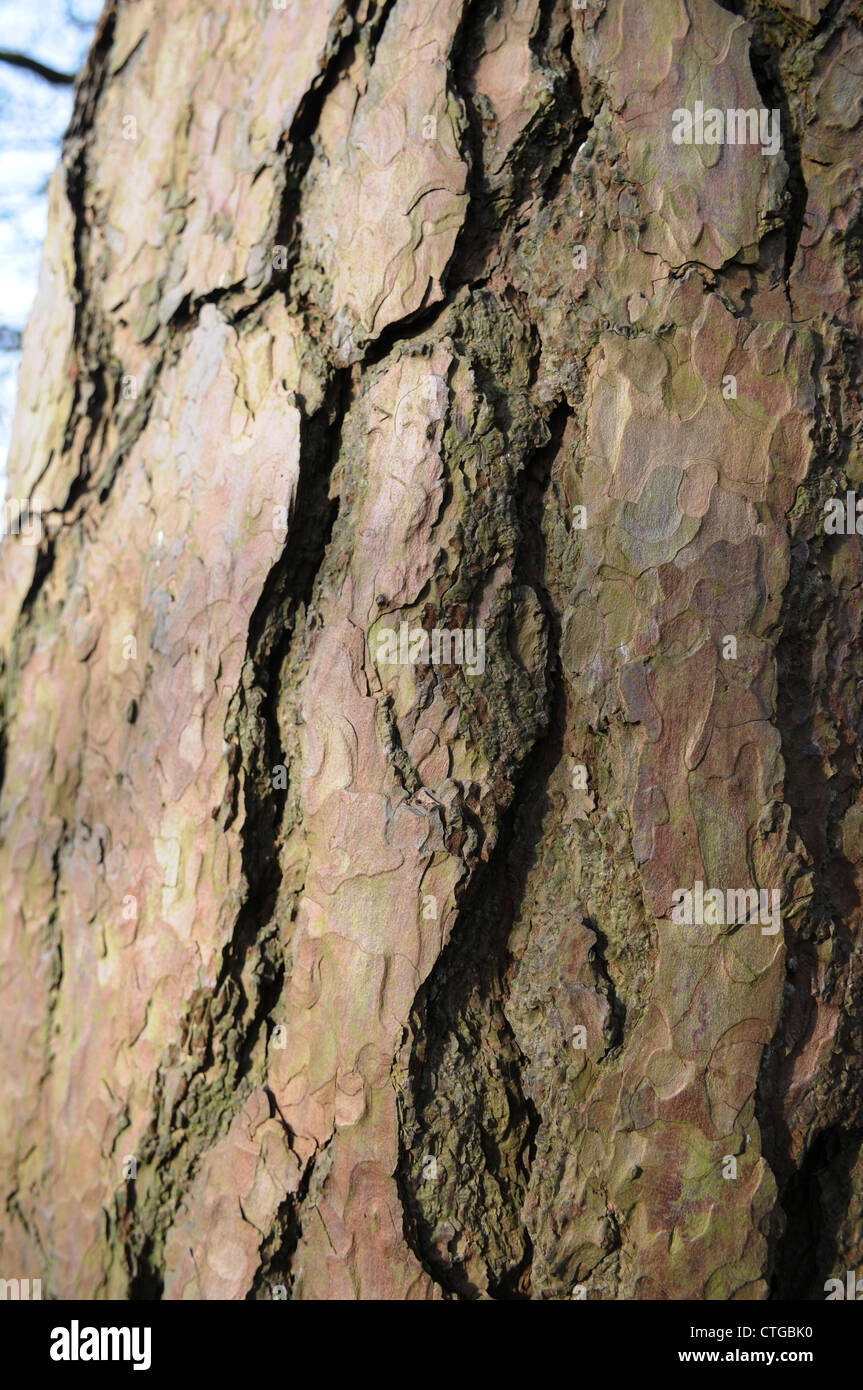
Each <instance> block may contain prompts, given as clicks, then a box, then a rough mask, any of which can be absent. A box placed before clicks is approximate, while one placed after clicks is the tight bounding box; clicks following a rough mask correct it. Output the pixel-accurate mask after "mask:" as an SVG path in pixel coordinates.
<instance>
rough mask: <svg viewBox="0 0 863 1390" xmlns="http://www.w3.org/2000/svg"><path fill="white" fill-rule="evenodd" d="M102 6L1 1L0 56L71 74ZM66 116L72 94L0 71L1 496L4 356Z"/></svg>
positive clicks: (32, 281)
mask: <svg viewBox="0 0 863 1390" xmlns="http://www.w3.org/2000/svg"><path fill="white" fill-rule="evenodd" d="M101 9H102V0H36V3H34V0H0V49H11V50H13V51H16V52H23V53H26V54H28V55H29V56H30V57H31V58H37V59H39V60H40V61H41V62H43V63H46V64H48V66H49V67H53V68H57V69H59V70H60V71H61V72H77V70H78V69H79V68H80V66H81V64H82V63H83V61H84V58H85V56H86V53H87V49H88V48H89V46H90V39H91V37H92V33H93V27H94V25H95V22H96V20H97V18H98V17H99V14H100V12H101ZM71 114H72V88H71V87H54V86H50V85H49V84H48V83H47V82H45V81H43V80H42V78H40V77H36V76H33V75H31V74H29V73H27V72H24V71H23V70H22V69H19V68H13V67H10V66H9V65H8V64H6V63H0V496H2V495H3V494H5V488H6V457H7V454H8V450H9V436H10V433H11V429H12V418H13V415H14V411H15V392H16V387H17V380H18V363H19V361H20V353H19V352H18V351H9V350H8V348H7V346H6V345H7V343H9V342H10V341H13V342H14V341H15V340H16V338H17V334H18V333H19V332H20V331H21V329H23V327H24V325H25V323H26V322H27V315H28V314H29V312H30V308H31V306H32V304H33V300H34V298H35V295H36V285H37V282H38V279H39V260H40V257H41V254H42V241H43V239H44V236H45V222H46V218H47V214H48V194H47V185H48V179H49V177H50V175H51V171H52V169H53V168H54V166H55V164H56V163H57V160H58V158H59V155H60V142H61V140H62V138H63V132H64V131H65V129H66V126H67V124H68V122H69V117H70V115H71Z"/></svg>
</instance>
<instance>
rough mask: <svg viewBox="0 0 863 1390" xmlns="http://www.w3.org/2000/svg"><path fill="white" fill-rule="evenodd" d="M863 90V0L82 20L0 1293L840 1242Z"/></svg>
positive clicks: (743, 1265) (26, 435) (361, 1288)
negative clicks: (709, 919)
mask: <svg viewBox="0 0 863 1390" xmlns="http://www.w3.org/2000/svg"><path fill="white" fill-rule="evenodd" d="M861 78H863V37H861V7H860V4H859V3H857V0H844V2H843V0H838V2H837V0H830V2H829V3H819V2H818V0H786V3H784V4H781V5H780V4H778V3H777V4H773V3H767V2H766V0H764V3H755V0H746V3H739V4H729V5H727V6H725V7H722V6H720V5H718V4H715V3H713V0H685V2H684V0H607V3H603V0H587V7H586V8H585V9H583V10H580V9H576V8H574V7H570V5H569V4H568V3H565V0H287V3H286V7H285V8H284V9H275V8H273V7H272V6H271V5H270V4H269V3H264V0H255V2H254V3H253V0H231V3H230V4H225V5H224V6H223V7H221V8H220V7H219V6H218V5H213V4H212V0H206V3H205V0H182V3H179V0H178V3H170V4H169V3H167V2H166V0H165V2H164V3H153V0H137V3H130V2H127V0H120V2H119V3H114V0H111V3H109V5H108V7H107V10H106V12H105V14H104V17H103V19H102V21H101V24H100V27H99V30H98V33H97V36H96V39H95V42H94V45H93V49H92V52H91V55H90V59H89V61H88V65H87V67H86V70H85V72H84V73H83V74H82V77H81V78H80V79H79V83H78V88H77V97H76V107H75V115H74V118H73V122H72V125H71V128H70V131H69V134H68V137H67V140H66V144H65V148H64V154H63V159H62V162H61V165H60V167H59V168H58V171H57V173H56V176H55V178H54V181H53V186H52V201H51V216H50V226H49V231H48V237H47V242H46V246H45V253H44V263H43V270H42V279H41V283H40V289H39V296H38V301H37V305H36V308H35V310H34V313H33V316H32V319H31V322H30V325H29V328H28V330H27V333H26V336H25V356H24V365H23V368H22V374H21V388H20V400H19V406H18V413H17V419H16V427H15V442H14V445H13V455H12V460H11V464H10V480H9V489H8V490H9V494H10V495H12V496H14V497H19V498H27V497H31V496H33V495H38V497H39V498H41V499H42V500H43V504H44V506H45V508H46V511H45V517H44V527H45V532H44V536H43V540H42V543H41V545H40V546H39V547H38V548H36V547H32V546H28V545H26V544H25V543H24V542H23V540H22V538H20V537H19V538H17V539H16V538H15V537H9V538H7V539H6V540H5V541H4V543H3V546H2V550H0V571H2V579H0V584H2V589H0V644H2V653H3V655H2V673H0V716H2V739H0V754H2V756H0V772H2V800H0V837H2V838H0V879H2V883H3V897H2V946H0V950H2V1009H3V1046H4V1064H3V1067H2V1069H0V1175H2V1179H3V1191H4V1194H5V1201H4V1211H3V1218H2V1221H3V1245H2V1256H0V1260H2V1269H0V1273H2V1274H4V1275H7V1276H11V1275H15V1274H19V1275H20V1276H22V1277H27V1276H30V1277H41V1278H42V1279H43V1281H44V1286H45V1290H46V1292H47V1293H48V1294H49V1295H53V1296H57V1297H69V1296H73V1295H75V1296H78V1297H84V1298H104V1297H120V1298H156V1297H164V1298H170V1299H179V1298H205V1299H222V1298H228V1299H238V1298H249V1297H251V1298H271V1297H273V1296H274V1294H275V1296H278V1295H279V1293H280V1292H281V1290H284V1291H286V1292H287V1295H288V1297H292V1298H297V1299H321V1298H333V1297H336V1298H361V1299H369V1298H381V1297H383V1298H392V1299H405V1298H426V1299H438V1298H450V1297H456V1298H476V1297H479V1298H488V1297H490V1298H504V1299H507V1298H516V1299H517V1298H532V1299H560V1298H569V1297H571V1296H572V1293H573V1289H574V1288H576V1287H577V1286H583V1287H584V1288H586V1289H587V1296H588V1298H606V1299H646V1298H675V1299H698V1298H708V1299H728V1298H766V1297H768V1296H771V1295H772V1296H774V1297H779V1298H787V1297H812V1298H816V1297H817V1298H823V1296H824V1294H823V1285H824V1281H825V1279H826V1278H828V1277H831V1276H833V1275H838V1276H839V1277H842V1276H843V1272H844V1271H845V1270H846V1269H855V1268H856V1267H857V1266H858V1265H860V1264H861V1262H863V1147H861V1140H863V1089H861V1071H860V1063H861V1051H863V956H861V945H860V940H861V885H863V794H862V793H861V788H863V760H861V756H860V751H859V748H858V737H859V731H860V723H861V698H860V691H861V688H863V687H861V682H863V654H861V645H860V626H861V593H862V592H863V589H861V585H863V563H861V551H860V542H859V540H858V539H857V537H856V536H830V535H826V534H825V531H824V526H823V504H824V501H825V499H827V498H829V497H832V496H833V495H834V494H838V495H841V496H843V497H844V494H845V491H846V490H847V489H853V488H855V487H863V456H861V452H860V439H861V419H863V407H861V398H860V358H859V336H860V330H861V318H863V310H861V300H860V295H861V291H863V284H861V258H863V210H861V185H863V170H861V165H863V142H861V103H863V81H861ZM697 100H703V101H704V103H705V105H708V106H709V105H715V106H717V107H720V108H726V107H735V108H761V107H765V108H768V109H775V110H778V111H779V112H780V113H781V126H782V148H781V152H780V153H779V154H778V155H776V156H775V157H771V156H770V155H763V154H762V152H761V149H760V148H756V147H753V146H752V145H750V146H739V145H738V146H731V145H727V144H726V145H721V146H709V145H705V146H696V145H690V146H687V145H677V144H675V143H673V141H672V138H671V126H672V112H673V111H674V110H675V109H676V108H679V107H691V106H692V105H693V103H694V102H695V101H697ZM130 117H131V118H134V120H133V121H131V122H130V120H129V118H130ZM132 130H133V131H134V132H135V133H134V138H132V137H131V136H130V134H129V132H130V131H132ZM279 248H283V249H282V250H280V249H279ZM579 248H581V249H579ZM730 375H733V376H734V377H735V378H736V382H737V395H736V397H733V396H731V395H729V393H728V391H727V390H725V389H724V387H723V383H724V381H726V380H727V378H728V377H729V376H730ZM279 508H284V509H286V512H284V513H281V514H280V512H279ZM578 508H584V512H583V513H579V512H578V511H577V509H578ZM285 519H286V525H282V524H281V522H282V521H283V520H285ZM582 521H583V522H584V525H582V524H581V522H582ZM403 622H404V623H407V624H409V627H410V628H411V629H414V628H418V627H420V626H421V625H424V626H425V627H426V628H427V629H432V628H434V627H436V626H437V627H440V628H447V629H470V630H478V629H482V630H483V631H484V632H485V642H486V647H485V669H484V671H483V672H482V673H480V674H474V675H471V674H469V673H468V671H467V668H466V666H463V665H459V664H458V663H457V662H456V661H453V662H452V663H451V664H449V665H447V666H444V665H441V664H438V665H433V664H430V663H428V664H423V663H422V662H421V661H416V662H414V663H413V664H403V665H401V664H394V665H392V664H391V665H386V664H384V663H383V662H382V661H381V660H379V659H378V655H377V654H378V653H379V651H380V650H381V648H380V642H379V639H380V637H381V633H382V632H383V631H384V629H386V628H399V625H400V624H401V623H403ZM729 636H732V637H734V638H735V639H736V656H729V655H728V643H727V639H728V637H729ZM131 639H134V641H132V640H131ZM280 765H281V766H284V768H285V769H286V775H285V776H280V775H279V773H278V772H274V769H277V768H278V767H279V766H280ZM582 765H583V766H584V768H585V769H586V786H584V785H581V783H582V782H584V781H585V779H584V778H580V777H579V775H578V772H577V769H578V767H579V766H582ZM574 769H576V771H574ZM696 881H703V882H704V883H705V884H706V885H711V886H719V887H720V888H723V889H724V888H726V887H728V888H732V887H733V888H735V889H741V890H742V889H746V888H758V889H766V890H769V891H772V890H774V889H778V890H780V891H781V901H782V929H781V931H779V932H778V934H776V935H770V934H767V933H764V932H762V931H761V930H760V929H759V927H758V926H757V924H752V923H745V924H743V925H739V926H736V927H722V926H716V925H705V926H691V927H686V926H680V925H677V924H676V923H675V922H674V921H673V920H672V916H671V910H672V902H673V895H674V893H675V890H676V889H677V888H679V887H686V888H691V887H692V885H693V884H694V883H695V882H696ZM580 1028H583V1029H584V1030H585V1034H584V1035H583V1036H584V1039H585V1041H586V1046H585V1047H579V1046H578V1037H579V1035H578V1030H579V1029H580ZM729 1155H732V1156H734V1157H735V1158H736V1161H737V1176H736V1177H734V1178H731V1179H729V1178H728V1177H727V1176H723V1169H724V1168H727V1156H729ZM132 1158H134V1160H135V1162H134V1163H132V1162H131V1161H130V1160H131V1159H132Z"/></svg>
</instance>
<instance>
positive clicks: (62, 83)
mask: <svg viewBox="0 0 863 1390" xmlns="http://www.w3.org/2000/svg"><path fill="white" fill-rule="evenodd" d="M0 63H9V64H10V66H11V67H13V68H24V69H26V71H27V72H33V73H35V74H36V76H37V77H41V78H44V80H45V81H46V82H50V83H51V84H52V85H53V86H55V87H71V85H72V83H73V82H74V81H75V74H74V72H58V70H57V69H56V68H49V67H48V65H47V64H46V63H40V62H39V60H38V58H31V57H30V55H29V54H27V53H14V52H12V51H11V50H10V49H8V48H0Z"/></svg>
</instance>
